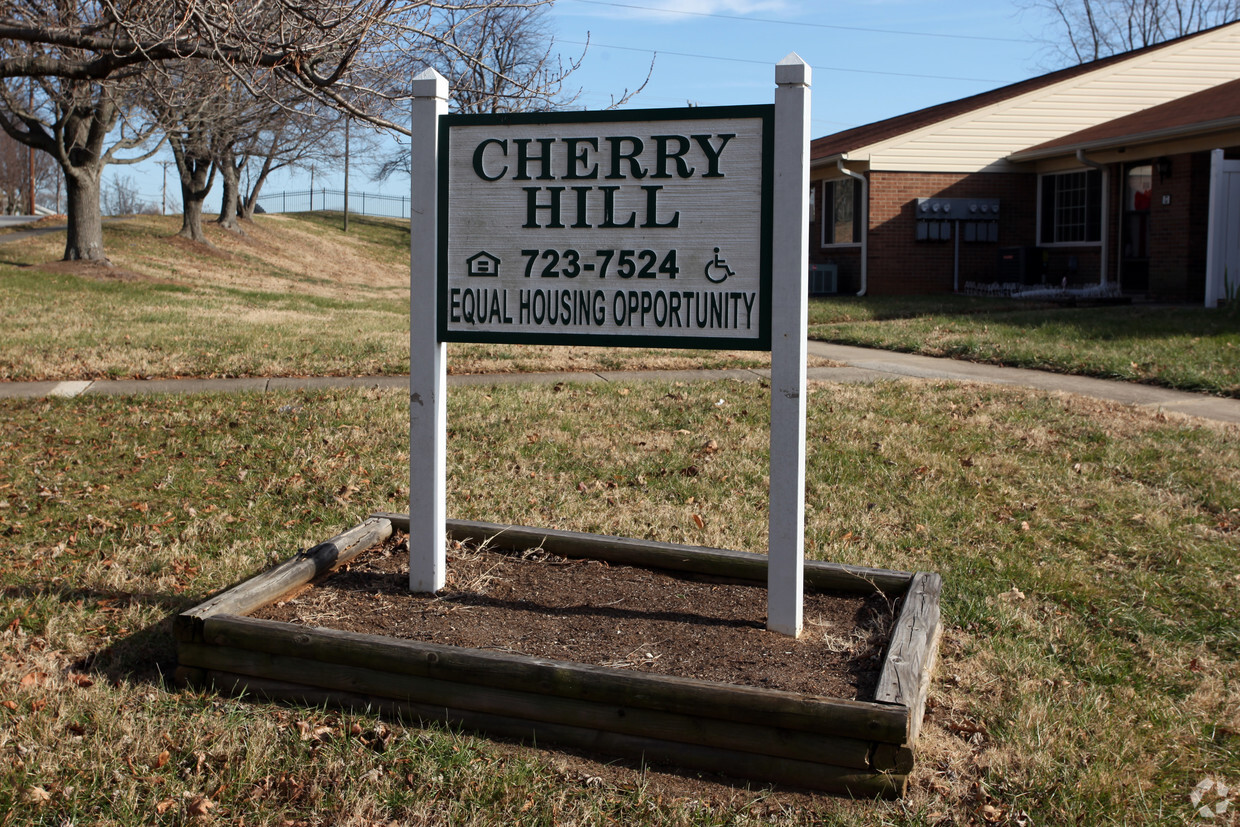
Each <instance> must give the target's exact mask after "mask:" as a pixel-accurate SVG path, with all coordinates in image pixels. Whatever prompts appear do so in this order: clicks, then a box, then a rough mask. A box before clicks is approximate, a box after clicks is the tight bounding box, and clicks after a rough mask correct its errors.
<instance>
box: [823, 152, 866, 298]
mask: <svg viewBox="0 0 1240 827" xmlns="http://www.w3.org/2000/svg"><path fill="white" fill-rule="evenodd" d="M846 160H848V153H847V152H845V153H843V154H842V155H840V156H839V157H837V158H836V159H835V167H836V169H838V170H839V171H840V172H842V173H843V174H844V175H847V176H848V177H849V178H854V179H856V180H858V181H860V182H861V289H860V290H858V291H857V295H858V296H864V295H865V291H866V290H868V289H869V287H870V254H869V250H870V181H869V179H867V178H866V177H865V176H864V175H862V174H861V173H859V172H853V171H852V170H851V169H845V168H844V162H845V161H846ZM823 206H824V208H825V206H826V205H823Z"/></svg>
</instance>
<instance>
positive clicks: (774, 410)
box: [766, 53, 810, 637]
mask: <svg viewBox="0 0 1240 827" xmlns="http://www.w3.org/2000/svg"><path fill="white" fill-rule="evenodd" d="M809 87H810V67H809V64H807V63H806V62H805V61H804V60H802V59H801V58H800V57H799V56H798V55H796V54H795V53H794V54H790V55H788V56H787V57H786V58H784V59H783V60H781V61H780V62H779V63H778V64H776V66H775V158H776V160H775V262H774V284H773V286H772V290H771V315H772V328H773V331H772V335H771V474H770V476H771V506H770V512H769V519H770V525H769V529H768V534H769V548H768V550H767V553H768V555H769V559H768V560H767V575H766V580H767V587H766V602H767V609H766V627H767V628H768V629H770V630H771V631H773V632H780V633H782V634H785V635H791V636H792V637H797V636H798V635H800V634H801V620H802V609H803V602H804V585H805V392H806V388H805V383H806V379H805V375H806V370H805V365H806V350H807V343H806V338H807V336H808V332H809V311H808V307H807V301H808V298H807V297H808V295H809V238H808V233H809V203H808V199H809V115H810V108H809Z"/></svg>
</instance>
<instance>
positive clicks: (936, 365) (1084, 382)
mask: <svg viewBox="0 0 1240 827" xmlns="http://www.w3.org/2000/svg"><path fill="white" fill-rule="evenodd" d="M809 352H810V353H811V354H812V355H814V356H818V357H821V358H824V359H830V360H831V361H833V362H838V363H840V364H842V365H844V367H830V368H821V367H820V368H810V369H809V378H810V379H812V380H819V381H824V382H859V383H864V382H880V381H896V380H899V379H908V378H915V379H944V380H954V381H963V382H982V383H987V384H995V385H1014V386H1020V387H1027V388H1036V389H1038V390H1044V391H1051V392H1063V393H1071V394H1078V395H1080V396H1090V397H1094V398H1096V399H1105V400H1109V401H1112V402H1120V403H1123V404H1126V405H1135V406H1137V407H1142V408H1147V409H1152V410H1161V411H1166V412H1174V413H1181V414H1186V415H1188V416H1196V417H1201V418H1203V419H1211V420H1215V421H1218V422H1230V423H1236V424H1240V399H1223V398H1220V397H1216V396H1207V395H1205V394H1200V393H1187V392H1185V391H1175V390H1168V389H1165V388H1158V387H1154V386H1152V385H1135V384H1131V383H1129V382H1114V381H1109V380H1106V379H1089V378H1086V377H1082V376H1066V375H1063V374H1059V373H1047V372H1044V371H1038V370H1025V369H1023V368H1004V367H997V366H995V365H982V364H976V363H974V362H961V361H958V360H955V359H938V358H934V357H931V356H916V355H913V354H908V353H893V352H890V351H885V350H870V349H867V348H859V347H848V346H845V345H832V344H826V343H825V342H814V341H811V342H810V343H809ZM769 377H770V371H769V370H765V369H744V368H738V369H733V370H657V371H598V372H580V373H497V374H484V375H468V376H457V375H453V376H449V377H448V385H449V386H450V387H460V386H465V385H496V384H522V383H535V382H538V383H554V382H586V383H588V382H641V381H646V380H659V381H665V382H675V381H701V380H710V379H737V380H741V381H758V380H761V379H766V378H769ZM408 381H409V379H408V377H406V376H359V377H333V376H319V377H307V378H300V379H296V378H270V379H267V378H253V379H150V380H142V379H119V380H98V381H73V382H0V399H15V398H42V397H49V396H59V397H69V398H72V397H77V396H97V395H127V394H130V395H131V394H156V393H224V392H241V391H249V392H254V393H265V392H267V391H277V390H294V389H301V388H342V387H352V388H404V387H407V386H408Z"/></svg>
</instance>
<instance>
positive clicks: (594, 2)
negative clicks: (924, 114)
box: [576, 0, 1028, 43]
mask: <svg viewBox="0 0 1240 827" xmlns="http://www.w3.org/2000/svg"><path fill="white" fill-rule="evenodd" d="M576 2H578V3H586V4H588V5H591V6H614V7H615V8H618V9H635V10H637V11H652V12H658V13H660V14H681V15H691V16H693V17H715V18H718V19H720V20H740V21H741V22H744V23H773V24H776V25H781V26H796V27H798V28H806V27H808V28H814V29H834V30H836V31H842V32H868V33H870V34H895V35H902V36H905V37H941V38H948V39H951V40H986V41H991V42H994V43H1027V42H1028V38H1020V37H987V36H985V35H978V34H940V33H937V32H908V31H901V30H899V29H874V28H868V27H865V26H839V25H836V24H834V23H806V22H803V21H800V20H795V21H794V20H773V19H771V18H769V17H743V16H741V15H737V14H719V13H717V12H706V11H683V10H681V9H659V8H654V7H652V6H638V5H635V4H631V3H613V2H609V0H576Z"/></svg>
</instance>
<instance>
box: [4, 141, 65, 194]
mask: <svg viewBox="0 0 1240 827" xmlns="http://www.w3.org/2000/svg"><path fill="white" fill-rule="evenodd" d="M32 165H33V167H34V187H35V192H36V194H38V193H41V192H42V193H45V192H47V191H50V190H53V189H54V188H55V187H56V184H57V179H56V168H55V164H54V163H53V162H52V159H51V157H50V156H48V155H47V154H46V153H43V152H35V151H33V150H32V149H31V148H30V147H28V146H23V145H22V144H19V143H18V142H17V141H15V140H13V139H12V138H10V137H9V135H8V133H7V132H4V131H0V213H22V212H25V211H26V209H27V207H28V206H29V202H30V171H31V166H32Z"/></svg>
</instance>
